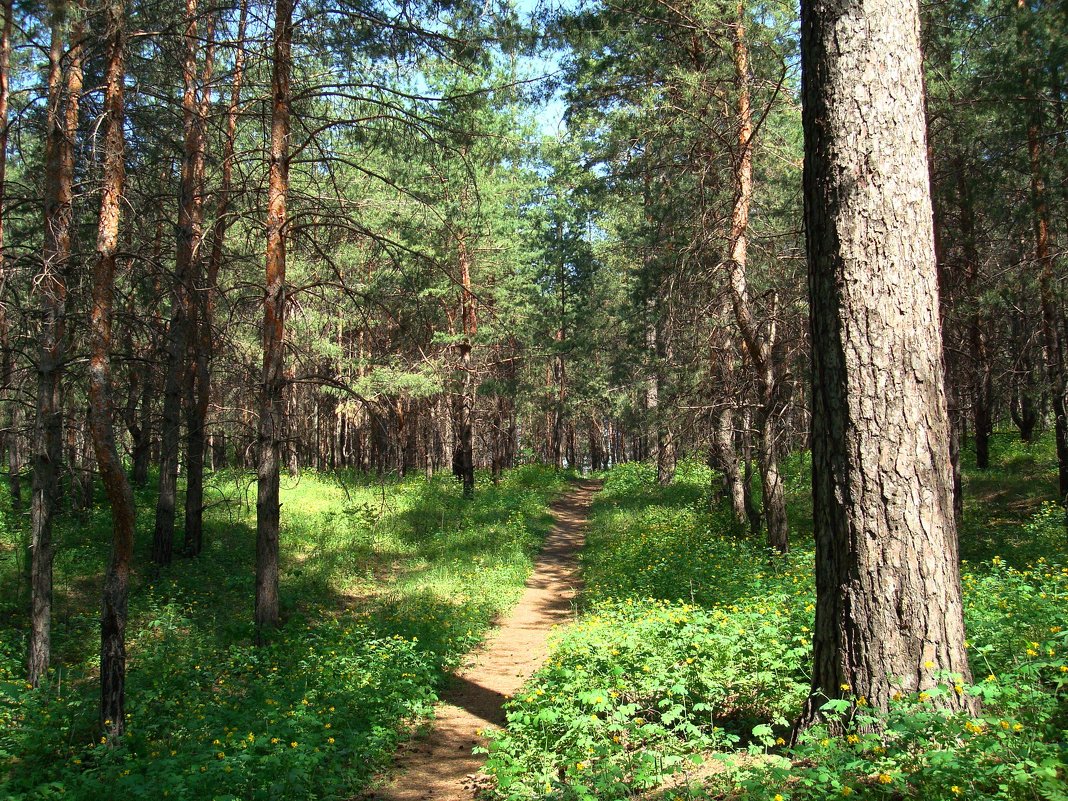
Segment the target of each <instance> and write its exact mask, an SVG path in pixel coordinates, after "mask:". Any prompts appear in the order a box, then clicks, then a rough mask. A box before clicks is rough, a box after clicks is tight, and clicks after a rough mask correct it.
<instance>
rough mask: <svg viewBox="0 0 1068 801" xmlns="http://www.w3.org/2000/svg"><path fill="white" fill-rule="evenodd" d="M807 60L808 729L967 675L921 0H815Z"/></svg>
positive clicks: (805, 29)
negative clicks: (811, 601)
mask: <svg viewBox="0 0 1068 801" xmlns="http://www.w3.org/2000/svg"><path fill="white" fill-rule="evenodd" d="M801 52H802V69H803V72H802V76H803V88H802V100H803V113H802V122H803V127H804V133H805V176H804V194H805V220H806V235H807V242H808V269H809V288H810V309H811V317H810V323H811V334H812V353H813V357H812V358H813V385H812V386H813V414H812V417H813V432H812V444H813V448H812V451H813V501H814V509H813V514H814V525H815V539H816V592H817V603H816V624H815V636H814V655H813V656H814V669H813V674H812V692H811V696H810V698H809V701H808V703H807V704H806V708H805V710H804V712H803V714H802V717H801V720H800V723H801V725H804V724H807V723H810V722H812V721H813V720H815V719H817V718H818V717H819V716H820V712H819V710H820V707H821V706H822V705H823V704H824V703H825V701H826V700H827V699H828V698H839V697H852V698H860V697H863V698H864V699H865V702H866V703H868V704H870V705H871V706H872V707H874V708H876V709H884V708H885V707H886V706H887V704H888V703H889V701H890V699H891V697H892V696H893V694H894V693H895V692H898V691H904V692H910V691H916V690H923V689H925V688H929V687H931V686H933V685H934V684H936V683H937V682H938V681H939V676H940V675H941V674H942V673H949V674H956V675H959V676H961V677H963V678H965V679H967V678H969V672H968V661H967V654H966V652H965V648H964V623H963V614H962V607H961V593H960V578H959V572H958V563H957V537H956V527H955V523H954V516H953V485H952V477H951V475H950V469H949V425H948V420H947V412H946V398H945V385H944V382H943V367H942V352H941V338H940V334H939V330H938V319H939V315H938V299H937V288H936V285H937V277H936V267H935V259H934V241H933V239H934V236H933V230H932V221H931V201H930V191H929V181H928V173H927V152H926V144H925V124H924V107H923V88H922V78H921V70H922V67H921V54H920V41H919V14H918V9H917V6H916V3H915V0H868V2H866V3H865V4H864V5H863V6H859V5H856V4H852V3H846V2H841V0H807V1H806V2H805V3H803V5H802V22H801ZM939 699H940V702H941V703H944V704H946V705H948V706H950V707H958V708H959V707H964V706H966V705H967V704H968V701H967V700H966V699H965V698H964V697H963V696H960V695H957V694H955V693H953V692H952V691H951V692H949V693H948V694H946V695H943V696H939Z"/></svg>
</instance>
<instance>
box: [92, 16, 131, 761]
mask: <svg viewBox="0 0 1068 801" xmlns="http://www.w3.org/2000/svg"><path fill="white" fill-rule="evenodd" d="M104 12H105V24H106V30H107V41H108V61H107V72H106V75H105V94H104V164H103V187H102V194H101V199H100V220H99V226H98V229H97V241H96V265H95V267H94V270H93V306H92V312H91V315H90V321H89V333H90V343H91V344H90V356H89V399H90V402H91V404H90V414H89V427H90V431H91V433H92V438H93V449H94V451H95V452H96V463H97V466H98V467H99V470H100V478H101V481H102V482H103V484H104V490H105V492H106V493H107V497H108V504H109V505H110V507H111V524H112V546H111V559H110V561H109V563H108V569H107V573H106V574H105V576H104V592H103V606H102V609H101V613H100V724H101V726H102V728H103V730H104V734H105V736H106V737H107V738H108V740H109V741H112V740H114V739H115V738H117V737H120V736H121V735H122V734H123V732H124V731H125V728H126V712H125V709H126V704H125V698H126V617H127V599H128V597H129V576H130V565H131V562H132V560H133V538H134V521H135V515H134V503H133V493H132V492H131V491H130V484H129V482H128V481H127V480H126V473H125V471H124V470H123V465H122V460H121V459H120V458H119V453H118V449H117V448H116V446H115V426H114V419H113V413H112V392H111V319H112V306H113V298H114V290H115V261H116V258H115V256H116V253H117V252H118V246H119V220H120V215H121V203H122V193H123V185H124V180H125V174H124V162H123V151H124V147H125V143H124V140H123V121H124V110H123V81H124V77H125V76H124V70H125V67H124V53H123V50H124V47H125V35H124V33H125V20H124V14H125V10H124V8H123V0H108V2H107V3H106V4H105V6H104Z"/></svg>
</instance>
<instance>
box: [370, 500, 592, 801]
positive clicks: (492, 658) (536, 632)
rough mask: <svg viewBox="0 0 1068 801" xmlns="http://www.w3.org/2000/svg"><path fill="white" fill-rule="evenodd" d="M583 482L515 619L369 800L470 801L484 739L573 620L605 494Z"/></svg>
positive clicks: (562, 513)
mask: <svg viewBox="0 0 1068 801" xmlns="http://www.w3.org/2000/svg"><path fill="white" fill-rule="evenodd" d="M600 486H601V485H600V483H599V482H596V481H581V482H578V483H576V484H575V485H574V487H573V488H572V489H571V490H570V491H569V492H568V493H567V494H565V495H564V496H563V497H561V498H560V499H559V500H557V501H556V502H555V503H554V504H553V505H552V507H551V512H552V515H553V518H554V520H555V524H554V525H553V528H552V531H551V532H550V533H549V535H548V537H546V539H545V544H544V546H543V547H542V550H541V554H540V555H539V556H538V560H537V562H536V563H535V565H534V572H533V573H532V574H531V576H530V578H529V579H528V580H527V585H526V590H525V591H524V593H523V596H522V598H520V600H519V603H518V604H517V605H516V607H515V608H514V609H513V610H512V612H511V613H510V614H509V615H508V617H506V618H505V619H504V620H502V621H501V623H500V625H499V626H498V627H497V628H496V629H494V630H493V631H491V632H490V634H489V635H488V637H487V639H486V642H485V643H484V644H483V645H482V647H481V648H479V649H477V650H476V651H474V652H473V653H472V654H471V655H470V656H469V657H468V662H467V663H466V664H465V665H464V667H463V668H462V669H461V670H460V672H459V673H458V674H457V675H455V676H454V677H453V679H452V681H451V682H450V684H449V686H448V688H447V689H446V690H445V692H444V693H443V694H442V700H441V703H440V704H438V707H437V710H436V714H435V718H434V720H433V721H432V726H431V728H430V729H429V730H428V731H427V732H426V733H423V734H420V735H418V736H417V737H415V738H413V739H412V740H410V741H409V742H407V743H405V744H404V745H403V746H402V747H401V748H400V750H399V751H398V753H397V757H396V759H395V762H394V771H393V775H392V779H391V780H389V781H388V783H386V784H384V785H383V786H382V787H380V788H379V789H377V790H374V791H372V792H371V793H370V794H369V795H367V796H364V798H369V799H378V801H470V799H472V798H474V797H475V793H476V788H475V774H477V773H478V770H479V769H480V768H481V767H482V763H483V758H482V757H480V756H476V755H474V754H472V753H471V749H473V748H474V747H475V746H476V745H482V746H484V745H485V744H486V738H485V737H483V736H481V734H480V732H481V731H482V730H484V729H491V728H498V727H500V726H502V725H503V724H504V710H503V709H502V708H501V706H502V704H503V703H504V702H505V701H506V700H508V698H510V697H511V696H512V695H513V694H514V693H515V692H516V691H517V690H518V689H519V688H520V687H521V686H522V684H523V683H524V682H525V681H526V680H527V679H528V678H529V677H530V676H531V675H532V674H533V673H534V671H535V670H537V669H538V667H539V666H540V665H541V664H542V662H543V661H544V660H545V657H546V654H547V646H546V642H547V640H548V636H549V631H550V630H551V629H552V627H553V626H556V625H559V624H561V623H566V622H568V621H570V620H571V619H572V618H573V616H574V601H575V597H576V595H577V593H578V590H579V586H580V581H581V579H580V576H579V564H578V554H579V551H580V550H581V549H582V545H583V542H584V540H585V532H586V525H587V522H588V515H589V510H590V502H591V500H592V498H593V495H594V493H595V492H597V490H598V489H600Z"/></svg>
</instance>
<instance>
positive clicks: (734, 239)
mask: <svg viewBox="0 0 1068 801" xmlns="http://www.w3.org/2000/svg"><path fill="white" fill-rule="evenodd" d="M734 75H735V82H736V83H737V87H738V107H737V115H738V158H737V161H736V164H735V170H734V181H735V187H734V209H733V211H732V213H731V235H730V247H731V252H730V257H729V258H728V260H727V264H728V267H729V269H730V286H731V301H732V305H733V307H734V316H735V320H736V321H737V323H738V329H739V330H740V332H741V334H742V339H743V341H744V342H745V351H746V353H747V354H748V356H749V360H750V362H752V364H753V369H754V372H755V374H756V386H757V396H758V399H759V403H760V407H759V409H758V410H757V414H756V421H755V422H756V424H757V456H758V460H759V463H760V478H761V484H762V498H763V507H764V519H765V522H766V523H767V535H768V547H770V548H774V549H775V550H776V551H778V552H779V553H786V552H787V551H788V550H789V549H790V523H789V520H788V518H787V516H786V494H785V488H784V486H783V481H782V476H781V474H780V473H779V453H778V450H779V449H778V433H777V430H776V428H777V426H776V417H777V415H778V412H779V411H780V409H779V406H780V403H779V400H778V394H779V391H778V380H779V377H778V374H777V373H778V371H777V366H776V364H775V353H774V350H775V334H774V330H775V329H774V325H772V327H771V329H770V330H769V331H768V332H766V333H762V332H761V331H760V330H759V328H758V326H757V324H756V321H755V320H754V319H753V311H752V307H751V305H750V302H749V288H748V282H747V278H746V263H747V260H748V229H749V206H750V204H751V203H752V198H753V135H754V132H753V115H752V109H751V107H750V98H749V81H750V78H749V46H748V44H747V43H746V35H745V6H744V5H743V4H741V3H739V4H738V6H737V21H736V22H735V24H734Z"/></svg>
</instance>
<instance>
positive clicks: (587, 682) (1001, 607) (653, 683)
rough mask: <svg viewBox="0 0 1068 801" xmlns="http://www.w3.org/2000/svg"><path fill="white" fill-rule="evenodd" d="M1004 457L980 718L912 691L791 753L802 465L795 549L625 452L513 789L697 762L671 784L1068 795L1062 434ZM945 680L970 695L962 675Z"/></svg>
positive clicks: (983, 567)
mask: <svg viewBox="0 0 1068 801" xmlns="http://www.w3.org/2000/svg"><path fill="white" fill-rule="evenodd" d="M993 455H994V462H993V467H992V469H991V470H989V471H987V472H986V473H984V474H982V475H978V474H977V473H975V472H974V471H969V472H968V474H967V475H966V485H965V486H966V490H967V493H968V500H967V503H966V507H965V519H964V522H963V525H962V530H961V544H962V552H963V553H964V554H965V555H966V557H967V560H968V561H967V562H965V563H964V565H963V568H962V573H963V586H964V592H965V603H966V617H967V621H966V622H967V627H968V636H969V649H970V650H969V653H970V655H971V664H972V667H973V672H974V674H975V684H974V685H972V686H968V687H965V686H963V685H962V686H961V687H960V691H962V692H970V693H973V694H975V695H977V696H979V697H981V698H982V699H983V703H984V706H983V710H982V713H981V714H980V715H979V716H977V717H974V718H973V717H967V716H945V715H943V714H942V713H941V712H939V711H938V710H937V709H935V708H934V707H933V706H932V705H931V704H929V703H927V697H926V696H925V697H920V696H911V697H902V698H901V699H900V701H899V702H898V703H896V704H895V705H894V707H893V708H892V710H891V712H890V716H889V719H888V721H887V725H886V727H885V728H883V729H882V730H881V731H880V733H878V734H875V733H871V732H870V731H868V732H866V731H865V730H866V729H871V728H872V726H871V725H870V724H871V723H872V722H873V721H870V720H864V719H863V716H857V718H856V719H854V720H852V721H850V722H849V725H848V727H847V729H848V733H847V735H846V736H842V737H831V736H829V735H828V734H827V732H826V731H825V730H821V729H818V728H817V729H813V730H811V731H810V733H809V734H808V735H806V736H805V738H804V739H803V740H802V742H800V743H799V744H798V746H797V747H796V748H794V749H789V748H787V747H786V746H785V742H784V740H785V738H786V737H788V736H789V734H788V732H789V728H790V723H791V722H792V720H793V718H794V717H795V716H796V714H797V713H798V712H799V711H800V705H801V702H802V700H803V699H804V697H805V696H806V694H807V691H808V686H809V674H808V670H809V664H810V661H811V637H812V633H811V627H812V625H813V610H814V600H815V599H814V588H813V582H812V559H813V552H812V544H811V532H810V527H811V523H810V522H808V521H810V519H811V518H810V510H811V501H810V496H809V489H808V480H807V474H808V471H809V469H810V466H809V464H808V461H807V459H806V458H805V456H804V455H798V456H795V457H793V458H792V459H791V460H790V461H789V463H788V464H787V465H786V470H785V472H786V474H787V481H788V486H789V489H790V498H789V500H790V504H791V514H792V521H793V523H794V534H793V545H794V550H793V552H792V553H791V554H790V555H789V556H788V557H787V558H786V559H779V558H777V557H774V556H773V555H771V554H769V553H768V552H767V551H766V549H765V548H764V547H763V543H762V542H761V541H760V540H758V539H754V538H749V537H745V536H741V535H739V534H738V533H736V529H735V527H734V526H733V525H732V524H731V522H730V520H729V518H728V516H727V514H726V511H725V510H724V509H722V508H719V506H716V505H713V506H712V508H710V504H709V500H708V487H709V485H710V481H711V475H710V473H709V472H708V471H707V469H705V468H703V467H701V466H699V465H695V464H688V465H685V466H684V467H683V468H682V469H680V471H679V475H678V478H677V480H676V482H675V484H673V485H672V486H670V487H668V488H664V489H662V488H659V487H657V486H656V483H655V477H654V475H653V471H652V469H651V468H650V467H648V466H645V465H623V466H621V467H619V468H617V469H615V470H613V471H612V472H610V473H609V474H608V476H607V480H606V484H605V489H604V492H603V493H602V494H601V495H600V496H599V497H598V498H597V499H596V502H595V506H594V512H593V523H592V529H591V531H590V534H589V538H588V548H587V551H586V554H585V570H586V577H587V594H586V597H585V608H586V613H585V616H584V617H583V618H582V619H581V620H580V621H579V622H578V623H577V624H575V625H574V626H572V627H569V628H567V629H564V630H562V631H560V632H559V633H558V634H557V636H556V639H555V643H554V650H553V653H552V655H551V657H550V659H549V661H548V662H547V664H546V665H545V667H544V668H543V669H542V670H540V671H539V672H538V674H537V675H536V676H535V677H534V678H533V679H532V680H531V681H530V682H529V684H528V685H527V686H526V687H525V688H524V690H523V691H522V692H521V693H519V694H518V695H517V697H516V698H515V700H514V701H513V702H512V704H511V707H510V710H509V718H508V720H509V723H508V728H507V730H506V731H505V732H504V733H503V734H502V735H500V736H498V737H497V738H496V739H495V741H494V743H493V744H492V747H491V753H490V761H489V769H490V771H491V773H493V775H494V776H495V777H496V779H497V786H496V789H495V794H496V795H497V797H499V798H503V799H516V800H518V799H531V798H537V799H568V800H569V801H570V799H621V798H626V797H630V796H632V795H636V794H642V793H647V792H652V791H653V789H654V788H656V787H657V786H658V785H660V784H661V783H662V782H663V781H664V780H665V779H667V778H668V777H669V776H671V775H672V774H674V773H676V772H678V771H679V770H680V769H682V768H687V769H690V770H692V771H693V772H694V776H695V782H694V785H693V786H691V787H688V786H686V785H685V784H683V785H682V787H680V788H676V789H674V790H671V791H665V792H664V794H665V795H669V796H675V795H678V796H685V797H691V796H692V797H702V798H704V797H710V798H730V799H752V800H753V801H771V799H779V798H781V799H784V800H785V801H800V799H811V800H812V801H815V800H816V799H826V798H833V797H838V796H856V797H858V798H879V799H902V798H922V799H950V798H958V797H960V798H969V799H987V798H989V799H994V798H999V799H1001V798H1004V799H1063V798H1065V797H1066V796H1065V789H1064V788H1065V763H1066V756H1065V749H1066V742H1068V737H1066V734H1065V728H1066V726H1068V661H1066V653H1068V639H1066V637H1068V633H1066V632H1065V630H1064V629H1065V628H1066V627H1068V623H1066V621H1065V617H1066V613H1065V610H1066V609H1068V559H1066V549H1065V538H1064V526H1063V515H1062V514H1061V512H1060V511H1059V509H1057V508H1056V507H1055V506H1052V505H1050V504H1049V498H1050V497H1051V494H1052V492H1053V490H1054V485H1055V482H1056V470H1055V463H1053V462H1052V461H1051V456H1052V445H1051V443H1050V442H1048V441H1043V442H1041V443H1039V444H1037V445H1035V446H1028V447H1023V446H1020V445H1018V444H1016V443H1014V442H1013V441H1012V438H1011V437H1009V436H1008V435H1001V436H998V437H996V438H995V448H994V454H993ZM968 456H969V454H968V453H965V459H967V458H968ZM806 526H807V528H806ZM942 691H945V692H956V691H957V690H956V689H955V688H954V686H953V679H952V677H947V684H946V686H945V688H944V690H942ZM699 764H700V767H699V766H698V765H699ZM954 788H956V790H954Z"/></svg>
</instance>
